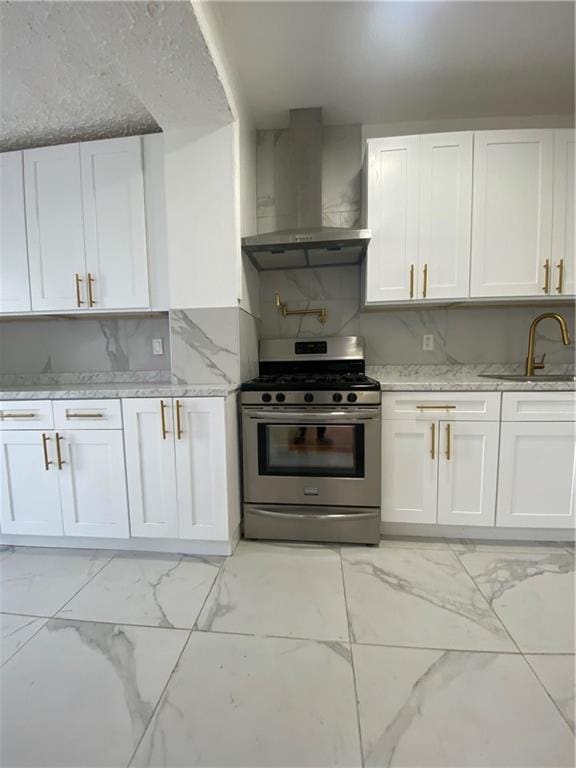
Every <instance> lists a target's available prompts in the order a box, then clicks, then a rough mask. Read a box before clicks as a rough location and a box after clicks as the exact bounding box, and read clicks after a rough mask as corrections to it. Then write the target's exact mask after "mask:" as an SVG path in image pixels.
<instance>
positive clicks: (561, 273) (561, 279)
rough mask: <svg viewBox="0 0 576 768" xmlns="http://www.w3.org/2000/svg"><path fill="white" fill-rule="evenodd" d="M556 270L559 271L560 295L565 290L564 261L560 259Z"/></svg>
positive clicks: (558, 289)
mask: <svg viewBox="0 0 576 768" xmlns="http://www.w3.org/2000/svg"><path fill="white" fill-rule="evenodd" d="M556 269H557V270H558V285H557V286H556V290H557V291H558V293H562V292H563V290H564V259H560V262H559V264H558V266H557V267H556Z"/></svg>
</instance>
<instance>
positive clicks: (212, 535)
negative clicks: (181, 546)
mask: <svg viewBox="0 0 576 768" xmlns="http://www.w3.org/2000/svg"><path fill="white" fill-rule="evenodd" d="M122 402H123V412H124V433H125V440H126V458H127V460H126V469H127V476H128V494H129V499H130V520H131V530H132V535H133V536H145V537H153V538H180V539H200V540H218V539H224V538H226V537H227V535H228V533H227V522H228V520H227V515H226V509H227V500H226V493H227V483H226V450H225V447H226V446H225V439H226V437H225V435H226V431H225V400H224V398H211V397H207V398H182V399H178V400H173V399H170V398H168V399H165V400H159V399H142V398H132V399H126V400H123V401H122Z"/></svg>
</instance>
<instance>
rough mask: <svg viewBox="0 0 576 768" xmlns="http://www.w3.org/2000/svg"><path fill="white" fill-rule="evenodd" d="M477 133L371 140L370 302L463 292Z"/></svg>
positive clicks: (461, 294) (453, 295)
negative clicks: (475, 135) (473, 145)
mask: <svg viewBox="0 0 576 768" xmlns="http://www.w3.org/2000/svg"><path fill="white" fill-rule="evenodd" d="M472 143H473V134H472V133H441V134H431V135H429V136H404V137H401V138H394V139H389V138H388V139H373V140H370V141H369V142H368V227H369V228H370V229H371V230H372V240H371V242H370V245H369V249H368V257H367V267H366V269H367V272H366V301H367V303H370V302H375V303H380V302H385V301H409V300H418V299H420V300H423V299H436V300H438V299H448V298H466V297H467V296H468V292H469V271H470V226H471V224H470V220H471V211H472Z"/></svg>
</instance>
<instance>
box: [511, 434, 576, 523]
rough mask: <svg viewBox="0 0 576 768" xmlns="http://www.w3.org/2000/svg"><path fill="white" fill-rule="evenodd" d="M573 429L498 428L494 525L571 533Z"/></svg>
mask: <svg viewBox="0 0 576 768" xmlns="http://www.w3.org/2000/svg"><path fill="white" fill-rule="evenodd" d="M575 427H576V425H575V424H573V423H570V422H548V423H547V422H532V423H530V422H524V423H520V422H516V423H512V422H509V423H503V424H502V435H501V446H500V469H499V481H498V505H497V510H496V525H499V526H509V527H512V528H573V527H574V498H575V493H576V485H575V471H576V463H575V444H576V429H575Z"/></svg>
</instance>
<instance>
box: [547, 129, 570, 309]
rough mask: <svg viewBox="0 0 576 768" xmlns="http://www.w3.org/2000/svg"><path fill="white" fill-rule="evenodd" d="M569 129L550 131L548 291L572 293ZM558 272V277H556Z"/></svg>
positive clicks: (555, 293)
mask: <svg viewBox="0 0 576 768" xmlns="http://www.w3.org/2000/svg"><path fill="white" fill-rule="evenodd" d="M575 136H576V134H575V132H574V130H573V129H570V130H565V131H554V219H553V223H552V265H553V273H554V277H553V279H552V287H551V293H552V294H554V295H557V294H574V293H576V285H575V284H574V270H575V269H576V263H575V261H574V251H575V250H576V244H575V243H574V206H575V205H576V202H575V200H574V162H575V158H574V138H575ZM560 271H562V280H561V279H560Z"/></svg>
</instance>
